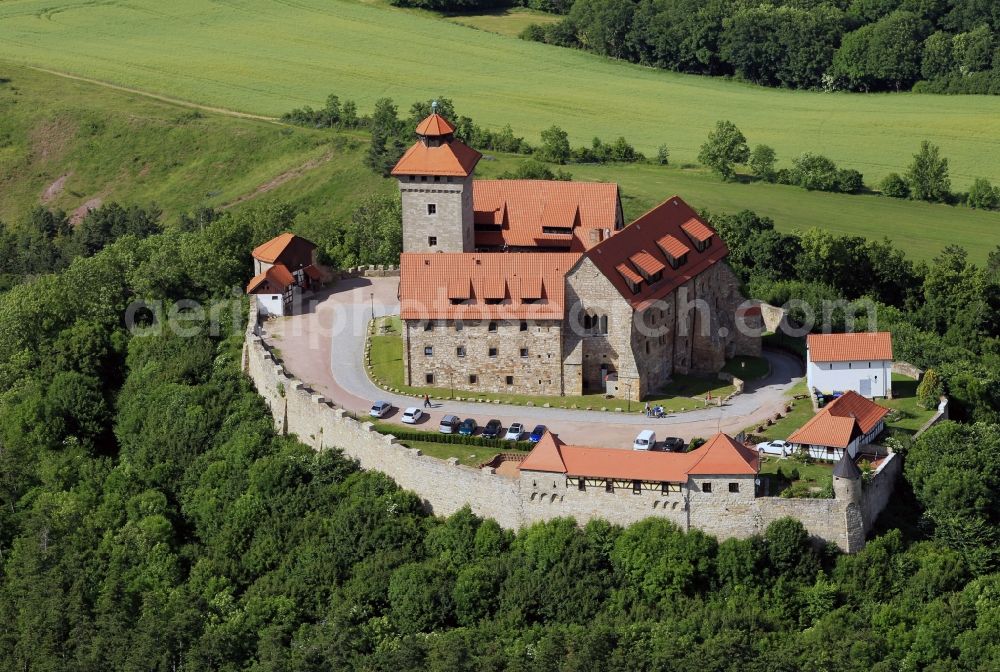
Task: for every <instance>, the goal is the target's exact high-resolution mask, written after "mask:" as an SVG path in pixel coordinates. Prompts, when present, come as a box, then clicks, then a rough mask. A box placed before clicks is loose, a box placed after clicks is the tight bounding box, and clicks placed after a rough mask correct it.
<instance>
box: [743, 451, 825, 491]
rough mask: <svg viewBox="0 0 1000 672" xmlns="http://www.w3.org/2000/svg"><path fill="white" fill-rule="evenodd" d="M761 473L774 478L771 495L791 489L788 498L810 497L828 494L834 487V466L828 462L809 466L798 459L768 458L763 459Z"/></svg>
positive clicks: (814, 463)
mask: <svg viewBox="0 0 1000 672" xmlns="http://www.w3.org/2000/svg"><path fill="white" fill-rule="evenodd" d="M760 473H761V474H762V475H768V476H772V490H771V492H770V494H771V495H776V494H779V493H780V492H782V491H784V490H785V489H787V488H790V489H791V491H790V492H789V493H788V494H787V495H786V496H789V495H790V496H792V497H808V496H810V495H817V494H821V493H824V492H828V491H829V489H830V488H831V487H832V486H833V465H832V464H828V463H826V462H813V463H812V464H807V463H805V462H804V461H802V460H798V459H793V458H785V459H779V458H777V457H774V456H767V457H764V458H762V459H761V463H760ZM817 489H819V492H817Z"/></svg>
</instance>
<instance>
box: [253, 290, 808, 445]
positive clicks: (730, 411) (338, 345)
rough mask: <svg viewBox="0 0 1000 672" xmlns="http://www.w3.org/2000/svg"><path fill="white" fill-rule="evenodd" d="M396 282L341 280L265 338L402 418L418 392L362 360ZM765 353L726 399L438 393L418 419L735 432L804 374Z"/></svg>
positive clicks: (593, 437) (317, 373)
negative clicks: (596, 399) (672, 403)
mask: <svg viewBox="0 0 1000 672" xmlns="http://www.w3.org/2000/svg"><path fill="white" fill-rule="evenodd" d="M398 286H399V279H398V278H371V279H369V278H358V279H353V280H343V281H340V282H339V283H337V284H336V285H335V286H334V287H333V288H330V289H327V290H325V291H324V292H322V293H319V294H317V295H315V296H313V297H312V298H311V301H310V302H309V303H308V304H307V305H306V306H305V307H304V308H303V310H302V311H301V313H300V314H297V315H294V316H291V317H285V318H280V319H277V320H271V321H269V322H268V323H267V324H266V325H265V338H266V340H267V341H268V343H270V344H271V345H273V346H275V347H276V348H278V349H279V350H280V352H281V357H282V359H283V360H284V362H285V365H286V367H287V368H288V369H289V370H290V371H291V372H292V373H293V374H295V376H296V377H298V378H300V379H301V380H302V381H303V382H305V383H307V384H309V385H310V386H311V387H312V388H313V389H315V390H316V391H317V392H320V393H322V394H323V395H324V396H326V397H327V398H328V399H330V400H332V401H333V402H335V403H336V404H337V405H339V406H342V407H344V408H346V409H348V410H351V411H355V412H357V413H361V414H366V413H367V412H368V409H369V408H370V406H371V403H372V401H373V400H375V399H383V400H385V401H390V402H392V403H393V404H394V405H395V406H396V407H397V408H396V409H395V410H394V412H393V414H392V415H391V416H389V417H387V418H386V419H385V420H386V421H387V422H390V423H399V416H400V414H401V410H399V409H401V408H405V407H407V406H421V405H422V404H421V402H420V400H419V399H415V398H413V397H407V396H403V395H396V394H391V393H388V392H386V391H384V390H382V389H381V388H379V387H376V386H375V385H374V384H373V383H372V382H371V381H370V380H369V379H368V375H367V374H366V373H365V369H364V366H363V364H362V354H363V350H364V339H365V331H366V329H367V327H368V322H369V320H371V318H372V314H373V312H374V314H375V315H376V316H381V315H395V314H398V313H399V301H398V294H397V290H398ZM764 354H765V356H766V357H767V359H768V360H769V361H770V363H771V374H770V375H769V376H768V377H767V378H765V379H763V380H758V381H754V382H753V383H751V384H749V385H748V389H747V391H746V392H745V393H744V394H741V395H737V396H736V397H734V398H733V399H732V400H731V401H730V402H728V403H727V404H725V405H723V406H722V407H717V406H712V407H709V408H704V409H699V410H696V411H688V412H685V413H676V414H672V415H669V416H667V417H665V418H662V419H650V418H646V417H645V416H642V415H638V414H634V415H627V414H621V413H613V412H603V411H582V410H572V409H560V408H540V407H524V406H511V405H507V404H482V403H474V402H458V401H436V400H432V401H433V404H434V407H433V408H432V409H430V414H429V417H428V418H427V419H425V420H424V421H423V422H422V423H421V424H420V427H421V428H422V429H431V430H436V429H437V425H438V422H439V421H440V419H441V416H443V415H445V414H448V413H451V414H455V415H458V416H460V417H462V418H466V417H472V418H475V419H476V421H477V422H478V423H479V424H480V425H485V424H486V422H487V421H488V420H489V419H491V418H497V419H499V420H500V421H501V422H503V425H504V427H507V426H508V425H509V424H510V423H511V422H521V423H524V424H525V425H527V426H528V428H529V429H530V428H531V427H533V426H534V425H536V424H544V425H547V426H548V427H549V428H550V429H551V430H552V431H553V432H555V433H556V434H558V435H559V437H560V438H561V439H562V440H564V441H566V442H567V443H573V444H579V445H589V446H605V447H614V448H631V446H632V440H633V439H634V438H635V435H636V434H637V433H638V432H639V430H641V429H646V428H648V429H653V430H655V431H656V433H657V436H658V437H659V438H663V437H665V436H679V437H682V438H684V439H691V438H693V437H696V436H701V437H708V436H711V435H712V434H714V433H716V432H719V431H723V432H728V433H732V434H735V433H737V432H739V431H741V430H743V429H745V428H746V427H748V426H751V425H753V424H756V423H757V422H759V421H762V420H764V419H766V418H768V417H771V416H773V415H774V414H775V413H776V412H778V411H780V410H782V409H783V408H784V405H785V403H786V399H787V394H788V389H789V388H790V387H791V386H792V385H794V384H795V383H796V382H797V381H798V380H800V377H801V375H802V366H801V364H800V362H799V361H798V360H797V359H795V358H794V357H791V356H789V355H786V354H784V353H781V352H777V351H767V352H765V353H764ZM692 403H695V402H694V401H693V400H692Z"/></svg>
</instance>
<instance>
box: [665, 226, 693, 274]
mask: <svg viewBox="0 0 1000 672" xmlns="http://www.w3.org/2000/svg"><path fill="white" fill-rule="evenodd" d="M656 246H657V247H659V248H660V251H661V252H663V256H664V257H666V259H667V263H668V264H670V268H673V269H674V270H676V269H678V268H680V267H681V266H683V265H684V264H685V263H686V262H687V255H688V252H690V251H691V248H689V247H688V246H687V245H685V244H684V243H682V242H681V241H680V239H679V238H677V236H672V235H669V234H668V235H666V236H663V237H662V238H660V239H659V240H658V241H656Z"/></svg>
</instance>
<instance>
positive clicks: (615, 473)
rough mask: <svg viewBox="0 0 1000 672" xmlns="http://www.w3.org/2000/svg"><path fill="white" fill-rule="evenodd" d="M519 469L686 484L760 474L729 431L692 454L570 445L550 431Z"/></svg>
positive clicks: (751, 452)
mask: <svg viewBox="0 0 1000 672" xmlns="http://www.w3.org/2000/svg"><path fill="white" fill-rule="evenodd" d="M520 469H521V470H522V471H543V472H550V473H561V474H566V475H567V476H586V477H591V478H611V479H619V480H639V481H656V482H664V481H665V482H671V483H684V482H686V481H687V480H688V476H710V475H717V476H736V475H753V474H756V473H757V471H758V458H757V453H756V451H754V450H753V449H751V448H747V447H746V446H743V445H741V444H739V443H738V442H737V441H736V440H735V439H733V438H731V437H729V436H727V435H725V434H716V435H715V436H713V437H712V438H711V439H710V440H709V441H708V443H706V444H705V445H703V446H700V447H699V448H697V449H695V450H692V451H691V452H689V453H668V452H660V451H644V450H619V449H615V448H588V447H584V446H570V445H567V444H564V443H563V442H562V441H560V440H559V437H557V436H555V435H554V434H552V433H551V432H549V433H546V435H545V436H543V437H542V440H541V441H539V442H538V444H537V445H536V446H535V448H534V449H533V450H532V451H531V454H529V455H528V457H526V458H525V459H524V461H523V462H521V464H520Z"/></svg>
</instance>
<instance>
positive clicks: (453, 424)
mask: <svg viewBox="0 0 1000 672" xmlns="http://www.w3.org/2000/svg"><path fill="white" fill-rule="evenodd" d="M459 422H461V421H460V420H459V419H458V416H457V415H446V416H444V417H443V418H441V424H440V425H439V426H438V431H439V432H441V433H442V434H454V433H455V432H457V431H458V423H459Z"/></svg>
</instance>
